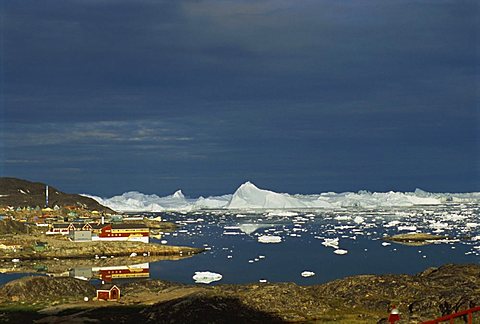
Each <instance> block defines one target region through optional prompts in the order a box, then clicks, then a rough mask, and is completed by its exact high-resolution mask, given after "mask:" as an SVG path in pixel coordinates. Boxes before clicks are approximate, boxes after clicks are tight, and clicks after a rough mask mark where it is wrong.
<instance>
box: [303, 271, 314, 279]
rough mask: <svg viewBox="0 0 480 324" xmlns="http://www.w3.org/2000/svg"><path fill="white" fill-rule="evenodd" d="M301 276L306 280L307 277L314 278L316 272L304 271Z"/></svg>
mask: <svg viewBox="0 0 480 324" xmlns="http://www.w3.org/2000/svg"><path fill="white" fill-rule="evenodd" d="M301 275H302V277H304V278H306V277H312V276H314V275H315V272H313V271H307V270H305V271H303V272H302V273H301Z"/></svg>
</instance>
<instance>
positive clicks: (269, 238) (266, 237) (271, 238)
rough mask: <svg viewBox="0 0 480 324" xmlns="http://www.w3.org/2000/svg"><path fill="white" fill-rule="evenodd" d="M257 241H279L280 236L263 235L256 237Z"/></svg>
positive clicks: (280, 240) (280, 239)
mask: <svg viewBox="0 0 480 324" xmlns="http://www.w3.org/2000/svg"><path fill="white" fill-rule="evenodd" d="M258 242H260V243H280V242H282V238H281V237H280V236H275V235H263V236H259V237H258Z"/></svg>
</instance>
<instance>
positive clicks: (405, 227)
mask: <svg viewBox="0 0 480 324" xmlns="http://www.w3.org/2000/svg"><path fill="white" fill-rule="evenodd" d="M397 229H398V230H399V231H416V230H417V227H416V226H413V225H412V226H398V227H397Z"/></svg>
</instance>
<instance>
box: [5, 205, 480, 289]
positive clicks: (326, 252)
mask: <svg viewBox="0 0 480 324" xmlns="http://www.w3.org/2000/svg"><path fill="white" fill-rule="evenodd" d="M276 214H277V215H275V212H270V213H268V212H264V213H251V214H245V213H243V214H240V213H238V214H236V213H225V212H222V211H219V212H196V213H187V214H181V213H167V214H161V215H162V217H163V218H164V219H165V220H167V221H172V222H175V223H177V224H178V225H179V226H180V227H179V229H178V230H177V231H176V232H174V233H166V234H165V235H164V236H163V237H162V238H161V240H155V239H154V240H153V241H156V242H161V241H167V244H169V245H186V246H194V247H205V248H207V251H206V252H205V253H202V254H200V255H197V256H194V257H192V258H188V259H183V260H179V261H160V262H156V263H151V264H150V265H149V269H150V278H152V279H162V280H169V281H176V282H182V283H193V282H194V281H193V279H192V276H193V275H194V273H195V271H211V272H216V273H220V274H222V275H223V278H222V280H221V281H218V282H217V283H248V282H258V281H259V280H261V279H263V280H267V281H269V282H281V281H293V282H296V283H299V284H304V285H308V284H317V283H323V282H326V281H329V280H333V279H337V278H342V277H345V276H350V275H357V274H383V273H409V274H412V273H417V272H420V271H423V270H424V269H426V268H428V267H432V266H440V265H442V264H446V263H476V264H479V263H480V257H479V255H480V220H479V206H477V205H448V206H435V207H422V208H409V209H392V210H380V211H378V210H377V211H365V210H343V211H336V212H325V211H314V212H312V211H308V212H300V211H297V212H294V213H292V214H291V215H288V216H286V215H281V212H280V213H276ZM412 231H419V232H429V233H437V234H439V235H447V236H449V237H452V238H461V240H460V241H453V242H446V243H441V244H431V245H428V246H421V247H415V246H405V245H400V244H394V243H392V244H391V245H387V244H385V242H384V241H383V240H382V237H383V236H385V235H393V234H398V233H407V232H412ZM263 235H275V236H280V237H281V239H282V242H281V243H268V244H267V243H260V242H258V237H259V236H263ZM467 237H468V238H467ZM328 238H338V239H339V248H340V249H343V250H347V251H348V253H347V254H344V255H337V254H335V253H334V248H332V247H326V246H324V245H323V244H322V242H324V239H328ZM472 238H473V239H472ZM163 243H165V242H163ZM305 270H308V271H313V272H315V276H313V277H308V278H303V277H302V276H301V275H300V274H301V272H303V271H305ZM18 276H19V275H18V274H15V275H0V282H1V281H3V282H5V281H8V280H12V279H14V278H17V277H18Z"/></svg>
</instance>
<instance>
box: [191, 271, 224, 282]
mask: <svg viewBox="0 0 480 324" xmlns="http://www.w3.org/2000/svg"><path fill="white" fill-rule="evenodd" d="M192 278H193V280H195V283H204V284H209V283H211V282H214V281H218V280H220V279H222V275H221V274H219V273H215V272H210V271H196V272H195V275H194V276H193V277H192Z"/></svg>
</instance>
